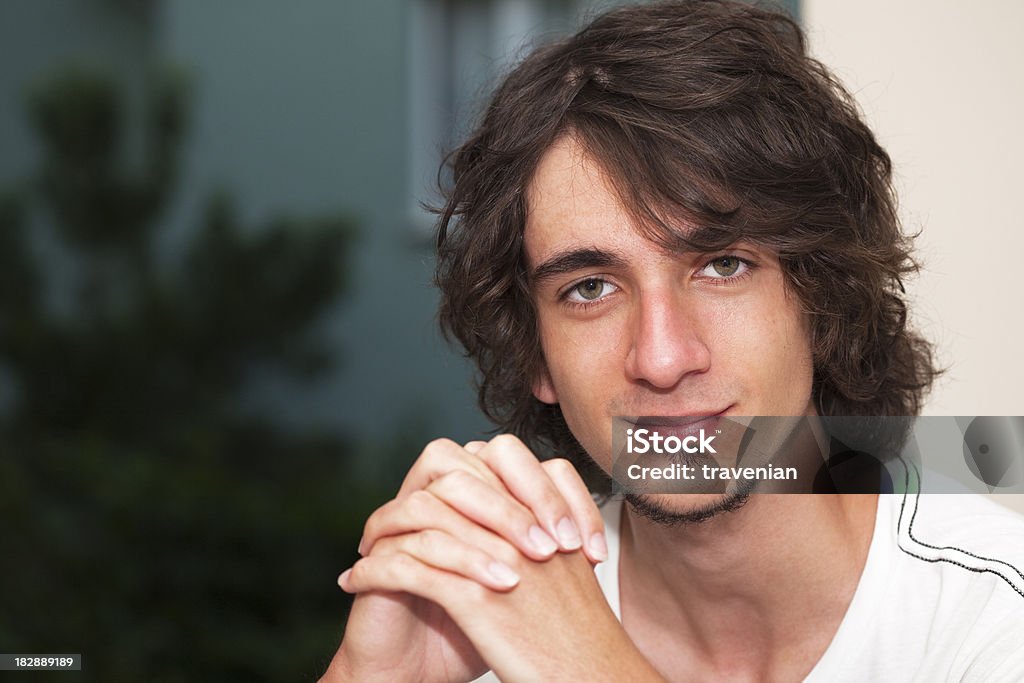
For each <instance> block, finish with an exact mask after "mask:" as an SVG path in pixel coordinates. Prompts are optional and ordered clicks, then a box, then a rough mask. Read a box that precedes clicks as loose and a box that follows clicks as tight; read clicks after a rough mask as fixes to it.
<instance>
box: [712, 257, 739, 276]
mask: <svg viewBox="0 0 1024 683" xmlns="http://www.w3.org/2000/svg"><path fill="white" fill-rule="evenodd" d="M711 267H712V268H714V269H715V272H716V273H717V274H719V275H721V276H722V277H730V276H732V275H735V274H736V271H737V270H739V269H740V260H739V259H738V258H736V257H735V256H723V257H721V258H716V259H715V260H714V261H712V262H711Z"/></svg>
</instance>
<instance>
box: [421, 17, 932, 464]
mask: <svg viewBox="0 0 1024 683" xmlns="http://www.w3.org/2000/svg"><path fill="white" fill-rule="evenodd" d="M564 135H574V136H576V137H577V139H578V140H579V141H580V142H581V143H582V144H583V146H584V148H585V149H586V150H587V151H588V153H589V154H590V155H591V156H592V158H594V159H595V160H596V161H597V162H598V163H599V164H601V166H602V167H603V169H604V170H605V172H606V173H607V175H608V176H609V177H610V179H611V182H612V184H613V186H614V187H615V190H616V191H617V193H618V195H619V197H620V198H621V200H622V202H623V204H624V206H625V207H626V208H627V209H628V210H629V211H630V212H631V214H632V215H633V216H634V217H635V219H636V222H637V224H638V225H640V226H642V227H641V229H643V230H644V231H645V233H646V234H647V235H648V236H649V237H650V238H651V239H655V240H658V241H659V242H660V243H663V244H666V245H669V246H673V247H675V248H685V249H690V250H698V251H712V250H716V249H721V248H723V247H725V246H728V245H729V244H732V243H734V242H736V241H737V240H741V239H743V240H749V241H752V242H755V243H759V244H764V245H768V246H770V247H772V248H773V249H774V250H776V251H777V253H778V255H779V259H780V261H781V264H782V269H783V272H784V273H785V275H786V280H787V284H788V286H789V287H790V288H791V290H792V291H793V292H794V293H795V294H796V295H797V297H798V298H799V300H800V302H801V304H802V306H803V308H804V310H805V311H806V313H807V315H808V316H809V320H810V326H811V330H812V337H813V338H812V348H813V353H814V368H815V370H814V386H813V393H814V399H815V401H816V405H817V407H818V411H819V413H820V414H822V415H830V416H834V415H854V416H867V415H880V416H893V415H917V414H918V413H919V411H920V408H921V403H922V400H923V396H924V394H925V392H926V391H927V390H928V389H929V387H930V386H931V384H932V381H933V379H934V378H935V376H936V374H937V370H936V368H935V365H934V362H933V355H932V349H931V346H930V345H929V344H928V343H927V342H926V341H925V340H924V339H922V338H921V337H920V336H918V335H916V334H915V333H913V332H912V331H911V330H910V329H909V328H908V326H907V306H906V302H905V300H904V296H905V294H904V289H903V283H902V280H903V278H904V277H905V276H906V275H908V274H910V273H913V272H915V271H916V270H917V264H916V263H915V261H914V260H913V258H912V257H911V237H908V236H907V235H904V234H903V232H902V230H901V228H900V224H899V219H898V217H897V213H896V198H895V195H894V192H893V189H892V185H891V175H892V164H891V161H890V159H889V156H888V155H887V154H886V152H885V150H883V149H882V148H881V147H880V146H879V144H878V142H877V141H876V140H875V137H874V135H873V134H872V133H871V131H870V130H869V129H868V127H867V126H866V125H865V124H864V122H863V121H862V120H861V116H860V114H859V112H858V109H857V106H856V104H855V102H854V100H853V98H852V97H851V96H850V95H849V93H847V92H846V91H845V90H844V89H843V87H842V86H841V85H840V84H839V82H838V81H837V80H836V79H835V78H834V77H833V76H832V74H830V73H829V71H828V70H827V69H826V68H825V66H823V65H822V64H821V63H820V62H818V61H816V60H814V59H812V58H811V57H810V56H808V54H807V51H806V47H805V42H804V37H803V34H802V32H801V30H800V28H799V26H797V25H796V24H795V23H794V22H793V21H792V20H791V19H790V18H788V17H787V16H785V15H784V14H780V13H777V12H774V11H770V10H766V9H760V8H755V7H752V6H750V5H746V4H741V3H737V2H728V1H719V0H702V1H696V0H693V1H686V2H664V3H655V4H647V5H640V6H634V7H626V8H620V9H617V10H613V11H611V12H608V13H606V14H604V15H602V16H600V17H598V18H597V19H596V20H594V21H593V22H592V23H591V24H590V25H589V26H587V27H585V28H584V29H582V30H581V31H580V32H579V33H577V34H576V35H574V36H572V37H570V38H568V39H565V40H563V41H561V42H558V43H555V44H552V45H548V46H546V47H542V48H540V49H538V50H536V51H535V52H533V53H532V54H531V55H530V56H529V57H527V58H526V59H525V61H523V62H522V63H521V64H519V65H518V66H517V67H516V68H515V69H514V70H513V71H512V72H511V73H510V74H509V75H508V76H507V78H506V79H505V80H504V82H503V83H502V84H501V85H500V86H499V87H498V89H497V91H496V92H495V93H494V95H493V98H492V100H491V102H490V104H489V106H488V107H487V109H486V111H485V114H484V117H483V120H482V122H481V123H480V124H479V126H478V128H477V129H476V131H475V132H474V133H473V134H472V135H471V137H470V138H469V140H468V141H467V142H466V143H465V144H464V145H462V146H461V147H460V148H459V149H458V150H456V151H455V152H454V153H453V154H452V155H450V157H449V159H448V163H449V164H450V168H451V170H452V178H453V182H452V183H451V187H450V189H449V190H448V191H447V192H446V198H447V202H446V204H445V206H444V207H443V208H441V209H439V210H438V212H439V214H440V219H439V222H438V237H437V247H438V266H437V274H436V282H437V284H438V286H439V287H440V289H441V294H442V299H441V309H440V321H441V325H442V329H443V330H444V332H445V334H446V336H448V338H449V339H451V338H452V337H454V338H455V339H457V340H458V341H459V342H460V343H461V344H462V346H463V347H464V348H465V350H466V354H467V355H468V356H469V357H471V358H472V359H473V360H474V361H475V362H476V364H477V366H478V368H479V371H480V381H479V402H480V407H481V408H482V409H483V411H484V413H485V414H486V415H487V416H488V417H489V418H491V419H492V420H494V421H495V422H496V423H497V424H498V425H499V428H500V429H502V430H507V431H509V432H512V433H514V434H517V435H519V436H520V437H521V438H523V439H524V440H526V442H527V443H530V444H531V445H533V446H534V447H535V448H540V449H542V450H544V449H545V447H546V448H552V447H553V448H554V449H556V450H557V451H559V452H560V453H562V454H568V455H576V456H579V455H581V452H580V447H579V445H578V444H577V443H576V441H575V439H573V437H572V434H571V433H570V432H569V430H568V428H567V426H566V423H565V420H564V419H563V417H562V413H561V410H560V409H559V407H558V406H557V405H553V406H552V405H546V404H544V403H541V402H540V401H538V400H537V399H536V398H534V396H533V395H532V392H531V387H532V380H533V378H534V377H535V376H536V374H537V372H538V371H539V370H540V369H541V368H542V367H543V365H542V364H543V357H542V353H541V350H540V344H539V339H538V331H537V325H536V318H535V311H534V308H533V303H532V299H531V292H530V282H529V278H528V271H527V269H526V264H525V256H524V250H523V230H524V224H525V217H526V209H527V207H526V191H525V189H526V187H527V185H528V183H529V182H530V180H531V178H532V175H533V173H534V170H535V168H536V166H537V163H538V161H539V159H540V158H541V156H542V155H543V154H544V153H545V152H546V151H547V150H548V149H549V148H550V147H551V145H552V144H553V143H554V142H555V141H556V140H558V139H559V138H560V137H561V136H564ZM681 225H691V226H693V225H696V226H700V228H701V229H700V230H698V231H696V233H691V234H683V231H682V230H681V229H680V227H679V226H681Z"/></svg>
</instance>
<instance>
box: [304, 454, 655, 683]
mask: <svg viewBox="0 0 1024 683" xmlns="http://www.w3.org/2000/svg"><path fill="white" fill-rule="evenodd" d="M359 553H360V554H361V555H362V559H360V560H359V561H358V562H356V564H355V565H354V566H353V567H352V568H351V569H349V570H347V571H346V572H344V573H343V574H342V575H341V577H340V578H339V584H340V585H341V587H342V588H343V589H344V590H346V591H348V592H352V593H356V594H357V598H356V601H355V603H354V605H353V608H352V612H351V614H350V616H349V621H348V625H347V628H346V632H345V638H344V640H343V642H342V645H341V647H340V648H339V650H338V653H337V655H335V658H334V661H332V663H331V667H330V669H329V670H328V672H327V674H325V676H324V679H323V680H324V681H331V680H338V681H345V680H358V681H360V682H361V683H362V682H370V683H372V682H373V681H377V680H380V681H388V682H389V683H400V682H401V681H418V682H428V683H430V682H435V681H436V682H438V683H455V682H460V683H461V682H464V681H469V680H472V679H473V678H476V677H477V676H479V675H481V674H483V673H484V672H486V671H487V670H488V669H493V670H494V671H495V672H496V673H497V674H498V675H499V677H500V678H501V679H502V680H503V681H536V680H558V679H561V678H568V677H569V676H571V675H576V674H578V675H580V678H577V679H576V680H584V679H585V680H600V679H603V678H604V677H605V674H607V675H608V679H609V680H613V678H612V676H614V674H613V672H612V669H614V668H616V666H613V665H615V664H617V665H622V664H624V663H625V662H628V661H629V660H630V659H635V658H637V657H640V656H639V653H638V652H637V651H636V650H635V648H633V647H632V643H631V642H630V641H629V639H628V637H627V636H626V635H625V632H624V631H623V630H622V628H621V625H620V624H619V623H618V621H617V620H616V619H615V617H614V615H613V614H612V613H611V610H610V609H609V607H608V605H607V602H606V601H605V600H604V598H603V596H602V594H601V590H600V587H599V586H598V584H597V581H596V578H595V577H594V573H593V569H592V568H593V563H597V562H600V561H603V560H604V559H606V558H607V546H606V542H605V536H604V525H603V522H602V520H601V516H600V513H599V511H598V509H597V507H596V506H595V505H594V503H593V500H592V499H591V497H590V494H589V492H588V491H587V489H586V486H585V485H584V484H583V481H582V480H581V479H580V477H579V475H578V474H577V472H576V470H575V469H574V468H573V467H572V465H570V464H569V463H568V462H567V461H565V460H549V461H546V462H543V463H542V462H539V461H538V460H537V459H536V457H535V456H534V455H533V453H532V452H530V450H529V449H528V448H526V446H525V445H524V444H523V443H522V442H521V441H519V440H518V439H517V438H515V437H513V436H509V435H502V436H498V437H495V438H494V439H492V440H491V441H490V442H487V443H484V442H471V443H468V444H466V445H465V446H460V445H458V444H456V443H454V442H452V441H448V440H438V441H434V442H432V443H431V444H430V445H429V446H427V448H426V449H425V450H424V451H423V453H422V455H421V456H420V458H419V459H418V460H417V461H416V463H415V465H414V466H413V467H412V469H411V470H410V471H409V474H408V475H407V476H406V478H405V481H404V482H403V484H402V487H401V489H400V490H399V492H398V495H397V496H396V497H395V498H394V500H392V501H390V502H388V503H386V504H385V505H383V506H382V507H381V508H379V509H378V510H377V511H375V512H374V513H373V514H372V515H371V516H370V518H369V520H368V521H367V523H366V527H365V530H364V535H363V539H362V541H361V543H360V547H359ZM639 661H640V662H642V663H643V664H646V662H644V661H643V659H642V657H640V660H639ZM640 668H641V669H642V668H643V666H641V667H640ZM631 673H632V674H634V675H635V674H636V673H638V672H637V670H636V669H634V670H633V671H632V672H631Z"/></svg>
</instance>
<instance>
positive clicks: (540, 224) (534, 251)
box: [524, 135, 638, 267]
mask: <svg viewBox="0 0 1024 683" xmlns="http://www.w3.org/2000/svg"><path fill="white" fill-rule="evenodd" d="M526 204H527V213H526V227H525V233H524V242H525V246H526V254H527V260H528V262H529V265H530V266H531V267H532V266H534V265H536V263H537V262H538V260H540V259H543V257H544V255H545V254H546V253H550V252H552V251H556V250H558V249H559V248H560V247H562V246H564V245H567V244H580V243H584V242H586V243H592V242H594V241H595V240H599V241H601V243H602V244H605V245H608V246H616V245H619V246H623V247H624V246H626V245H627V244H628V243H629V242H632V241H634V240H636V239H637V237H638V235H636V233H635V229H634V220H633V218H632V217H631V216H630V215H629V212H628V211H627V210H626V208H625V207H624V206H623V204H622V202H621V201H620V200H619V198H618V195H617V194H616V192H615V189H614V187H613V185H612V183H611V180H610V179H609V178H608V175H607V173H605V171H604V170H603V169H602V168H601V166H600V165H599V164H598V163H597V162H596V161H595V160H594V159H593V158H592V157H591V156H590V154H588V153H587V151H586V150H585V149H584V147H583V146H582V145H581V144H580V143H579V142H578V141H577V140H576V139H575V138H574V137H573V136H571V135H566V136H563V137H561V138H559V139H558V140H557V141H556V142H555V143H554V144H553V145H552V146H551V147H550V148H549V149H548V150H547V152H545V154H544V155H543V156H542V157H541V159H540V162H539V163H538V164H537V169H536V171H535V172H534V175H533V178H532V179H531V181H530V184H529V185H528V187H527V191H526Z"/></svg>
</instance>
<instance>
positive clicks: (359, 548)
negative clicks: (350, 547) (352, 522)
mask: <svg viewBox="0 0 1024 683" xmlns="http://www.w3.org/2000/svg"><path fill="white" fill-rule="evenodd" d="M363 543H366V541H365V539H362V538H360V539H359V545H358V546H356V552H357V553H359V554H360V555H362V554H363Z"/></svg>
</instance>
